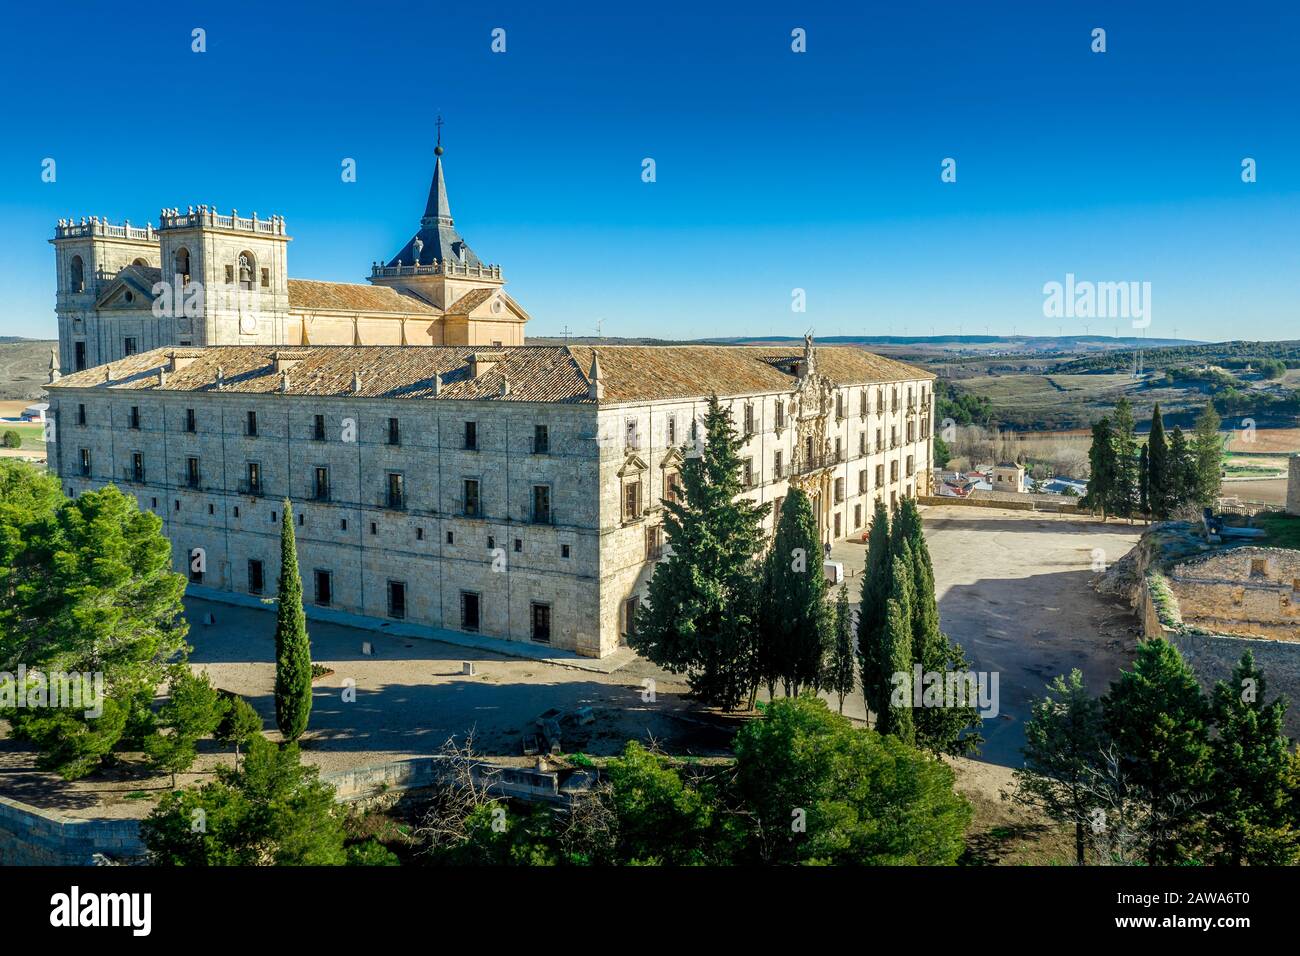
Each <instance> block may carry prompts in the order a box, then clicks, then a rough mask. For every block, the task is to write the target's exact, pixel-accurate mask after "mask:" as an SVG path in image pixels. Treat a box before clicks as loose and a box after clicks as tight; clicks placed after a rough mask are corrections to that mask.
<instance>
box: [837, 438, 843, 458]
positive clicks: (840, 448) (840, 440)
mask: <svg viewBox="0 0 1300 956" xmlns="http://www.w3.org/2000/svg"><path fill="white" fill-rule="evenodd" d="M835 460H836V461H843V460H844V439H843V438H837V439H835Z"/></svg>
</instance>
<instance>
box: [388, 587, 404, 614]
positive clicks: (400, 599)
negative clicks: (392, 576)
mask: <svg viewBox="0 0 1300 956" xmlns="http://www.w3.org/2000/svg"><path fill="white" fill-rule="evenodd" d="M388 616H389V617H391V618H393V619H394V620H396V621H403V620H405V619H406V582H405V581H389V582H388Z"/></svg>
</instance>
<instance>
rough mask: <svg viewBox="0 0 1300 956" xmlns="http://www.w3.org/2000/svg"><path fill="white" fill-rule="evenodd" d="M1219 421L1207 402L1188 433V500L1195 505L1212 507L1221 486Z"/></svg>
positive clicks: (1221, 445) (1221, 456) (1210, 403)
mask: <svg viewBox="0 0 1300 956" xmlns="http://www.w3.org/2000/svg"><path fill="white" fill-rule="evenodd" d="M1221 425H1222V422H1221V421H1220V420H1219V413H1218V412H1216V411H1215V410H1214V402H1213V401H1207V402H1206V403H1205V408H1204V409H1202V411H1201V414H1200V415H1199V416H1198V417H1197V419H1196V429H1195V431H1194V432H1193V433H1192V449H1191V451H1192V472H1193V476H1194V477H1193V487H1192V489H1191V493H1192V497H1193V499H1194V500H1195V502H1196V503H1197V504H1198V505H1212V504H1214V499H1215V498H1217V497H1218V496H1219V488H1220V487H1221V485H1222V483H1223V438H1222V436H1220V435H1219V428H1220V426H1221Z"/></svg>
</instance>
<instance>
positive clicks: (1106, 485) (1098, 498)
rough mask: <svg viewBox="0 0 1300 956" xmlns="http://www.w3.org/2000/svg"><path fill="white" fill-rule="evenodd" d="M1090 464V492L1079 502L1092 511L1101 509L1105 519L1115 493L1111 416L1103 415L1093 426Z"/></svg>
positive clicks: (1089, 450) (1089, 454)
mask: <svg viewBox="0 0 1300 956" xmlns="http://www.w3.org/2000/svg"><path fill="white" fill-rule="evenodd" d="M1088 465H1089V476H1088V492H1087V494H1085V495H1084V496H1083V498H1081V499H1080V501H1079V503H1080V504H1081V505H1083V507H1085V508H1087V509H1089V510H1090V511H1093V512H1097V511H1100V512H1101V518H1102V520H1103V521H1105V520H1106V516H1107V514H1109V513H1110V510H1111V501H1112V500H1113V498H1114V494H1115V441H1114V433H1113V431H1112V429H1111V424H1110V419H1109V418H1106V417H1102V419H1101V420H1100V421H1098V422H1096V423H1095V424H1094V425H1093V426H1092V446H1091V447H1090V448H1089V449H1088Z"/></svg>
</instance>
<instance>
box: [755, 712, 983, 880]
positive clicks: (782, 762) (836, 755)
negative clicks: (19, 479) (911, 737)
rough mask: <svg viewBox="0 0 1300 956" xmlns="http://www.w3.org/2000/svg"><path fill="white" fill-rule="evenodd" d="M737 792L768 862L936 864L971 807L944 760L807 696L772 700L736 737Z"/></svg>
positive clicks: (950, 849) (949, 857)
mask: <svg viewBox="0 0 1300 956" xmlns="http://www.w3.org/2000/svg"><path fill="white" fill-rule="evenodd" d="M735 748H736V792H737V795H738V797H739V799H740V802H741V805H742V807H743V809H744V811H745V815H746V816H747V818H748V819H749V820H751V821H752V822H753V832H754V839H755V842H756V844H757V847H758V854H759V857H760V858H761V859H763V860H764V861H767V862H771V863H829V864H837V865H842V864H855V865H860V866H883V865H922V866H944V865H951V864H953V863H955V862H956V860H957V858H958V856H960V854H961V852H962V850H963V849H964V846H965V832H966V827H967V825H968V824H969V822H970V818H971V810H970V805H969V804H968V803H967V802H966V801H965V799H964V798H962V797H961V796H959V795H958V794H957V793H955V792H954V791H953V780H954V775H953V771H952V770H951V768H949V767H948V766H947V765H946V764H944V763H943V762H941V761H939V760H937V759H935V758H933V757H930V756H928V755H926V754H923V753H921V752H920V751H918V750H916V749H915V748H912V747H909V746H908V745H906V744H905V743H903V742H902V741H900V740H898V739H897V738H895V737H892V736H888V735H882V734H877V733H875V732H874V731H872V730H868V729H855V728H854V727H853V726H852V725H851V724H850V723H849V721H848V720H847V719H845V718H844V717H841V716H839V715H838V714H835V713H832V712H831V711H830V710H829V709H828V708H827V706H826V702H825V701H823V700H820V699H818V698H815V697H811V696H808V695H805V696H803V697H789V698H783V699H781V700H777V701H773V702H772V703H771V704H770V705H768V707H767V708H766V710H765V711H764V713H763V716H762V717H761V718H759V719H757V720H752V721H750V722H749V723H747V724H746V725H745V726H744V727H742V728H741V730H740V732H739V733H738V734H737V735H736V744H735Z"/></svg>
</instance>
